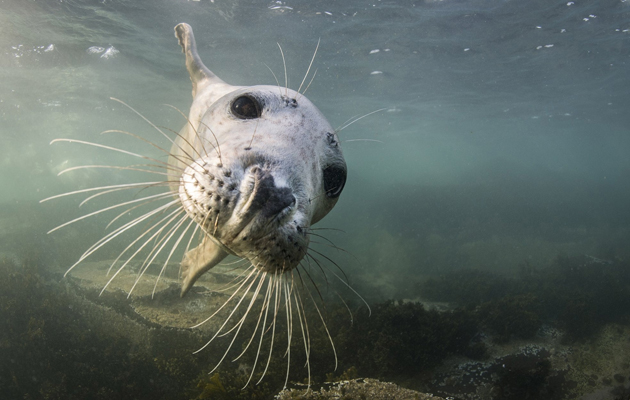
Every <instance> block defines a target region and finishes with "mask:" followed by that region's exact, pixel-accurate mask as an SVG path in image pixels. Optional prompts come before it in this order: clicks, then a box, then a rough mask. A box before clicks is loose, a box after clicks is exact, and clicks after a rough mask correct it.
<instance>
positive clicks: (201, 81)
mask: <svg viewBox="0 0 630 400" xmlns="http://www.w3.org/2000/svg"><path fill="white" fill-rule="evenodd" d="M175 36H176V37H177V39H178V40H179V44H180V45H181V47H182V50H183V52H184V54H185V55H186V67H187V69H188V73H189V74H190V80H191V82H192V95H193V102H192V106H191V107H190V113H189V117H188V120H189V123H188V124H186V125H185V126H184V127H183V128H182V129H181V131H180V132H179V135H178V137H177V139H176V140H175V142H174V144H173V146H172V148H171V156H170V157H169V164H170V165H172V166H173V167H174V169H172V170H171V171H174V172H177V171H182V170H183V173H181V174H179V175H176V174H175V173H174V172H173V173H171V176H170V177H169V180H170V181H172V182H178V185H177V186H178V187H177V188H176V190H177V191H178V193H179V198H180V200H181V204H182V206H183V208H184V209H185V211H186V213H187V214H188V216H189V217H190V218H192V219H193V220H194V221H195V222H196V223H197V224H198V225H199V226H200V228H201V229H203V231H204V232H205V233H206V236H205V238H204V240H203V242H202V243H201V244H200V245H199V246H198V247H196V248H195V249H192V250H190V251H189V252H188V253H187V254H186V255H185V256H184V259H183V261H182V278H183V281H182V291H181V293H182V295H184V294H185V293H186V292H187V291H188V290H190V288H191V286H192V285H193V284H194V283H195V281H196V280H197V279H198V278H199V277H200V276H201V275H202V274H203V273H204V272H206V271H208V270H209V269H211V268H212V267H214V266H215V265H216V264H217V263H219V262H220V261H221V260H223V259H224V258H225V257H226V256H227V255H228V254H234V255H236V256H239V257H243V258H246V259H248V260H249V261H250V262H251V263H252V265H253V266H254V267H256V268H257V269H259V270H261V271H264V272H268V273H283V272H286V271H290V270H292V269H294V268H295V267H296V266H297V265H298V264H299V263H300V261H301V260H302V259H303V258H304V256H305V254H306V251H307V248H308V244H309V235H308V234H307V232H308V230H309V228H310V226H311V225H312V224H314V223H316V222H317V221H319V220H321V219H322V218H323V217H324V216H325V215H326V214H328V212H329V211H330V210H331V209H332V208H333V207H334V205H335V203H336V202H337V200H338V199H339V195H340V194H341V192H342V189H343V188H344V184H345V181H346V176H347V167H346V163H345V161H344V157H343V153H342V151H341V147H340V146H339V138H338V137H337V135H336V133H335V130H334V129H333V128H332V126H331V125H330V123H329V122H328V121H327V120H326V118H325V117H324V116H323V114H322V113H321V112H320V111H319V110H318V109H317V107H315V105H313V103H311V102H310V101H309V100H308V99H307V98H306V97H305V96H303V95H300V94H299V93H298V92H296V91H294V90H291V89H288V88H283V87H279V86H262V85H260V86H258V85H257V86H232V85H229V84H227V83H225V82H224V81H222V80H221V79H220V78H219V77H217V76H216V75H215V74H214V73H212V72H211V71H210V70H209V69H208V68H206V66H205V65H204V64H203V62H202V61H201V59H200V57H199V55H198V54H197V49H196V45H195V38H194V36H193V31H192V28H191V27H190V25H188V24H185V23H181V24H179V25H177V26H176V27H175Z"/></svg>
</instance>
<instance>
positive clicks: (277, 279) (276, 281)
mask: <svg viewBox="0 0 630 400" xmlns="http://www.w3.org/2000/svg"><path fill="white" fill-rule="evenodd" d="M273 278H274V284H273V285H274V289H273V290H274V292H275V298H274V311H273V319H272V322H271V326H270V327H271V343H270V344H269V356H268V357H267V364H266V365H265V369H264V371H263V373H262V375H261V377H260V379H259V380H258V382H256V385H258V384H259V383H260V382H262V380H263V378H264V377H265V374H267V370H268V369H269V363H270V362H271V355H272V353H273V343H274V339H275V336H276V321H277V318H278V308H279V307H280V298H279V296H280V293H279V292H280V281H281V279H280V275H278V272H275V273H274V274H273Z"/></svg>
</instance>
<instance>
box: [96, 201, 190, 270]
mask: <svg viewBox="0 0 630 400" xmlns="http://www.w3.org/2000/svg"><path fill="white" fill-rule="evenodd" d="M172 203H177V201H173V202H172ZM165 206H166V205H164V206H162V207H160V208H162V211H166V210H168V209H169V208H170V207H165ZM162 211H160V212H162ZM178 212H183V211H182V209H181V207H178V208H177V209H175V210H174V211H172V212H171V213H170V214H168V215H167V216H165V217H163V218H162V219H161V220H159V221H158V222H156V223H155V224H153V225H152V226H151V227H149V228H147V229H145V231H144V232H143V233H142V234H140V235H139V236H138V237H137V238H136V239H135V240H134V241H132V242H131V243H129V244H128V245H127V247H125V249H124V250H123V251H121V252H120V254H118V257H116V259H115V260H114V262H113V263H112V265H111V266H110V267H109V269H108V270H107V275H109V273H110V272H111V270H112V268H113V267H114V265H115V264H116V263H117V262H118V260H120V259H121V258H122V256H123V255H124V254H125V253H126V252H127V250H129V249H131V248H132V247H133V246H135V244H136V243H138V242H139V241H140V240H141V239H142V238H143V237H144V236H145V235H148V234H149V233H150V232H151V231H152V230H153V229H155V228H157V227H158V226H159V225H160V224H162V223H164V221H166V220H167V219H168V218H170V217H171V216H172V215H173V214H175V213H178ZM147 214H151V216H153V215H155V214H156V213H155V212H153V211H151V212H149V213H147ZM145 215H146V214H145ZM138 223H139V222H137V223H135V224H134V225H136V224H138Z"/></svg>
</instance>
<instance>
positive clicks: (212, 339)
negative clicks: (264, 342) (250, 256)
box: [193, 270, 260, 374]
mask: <svg viewBox="0 0 630 400" xmlns="http://www.w3.org/2000/svg"><path fill="white" fill-rule="evenodd" d="M254 273H255V275H254V277H253V278H252V279H251V282H250V284H249V286H247V289H245V291H244V292H243V295H242V296H241V299H240V300H239V301H238V303H236V305H234V308H232V311H231V312H230V314H229V315H228V316H227V317H226V318H225V320H224V321H223V324H222V325H221V326H220V327H219V329H217V331H216V333H215V334H214V336H212V338H211V339H210V340H208V342H207V343H206V344H205V345H203V347H201V348H200V349H199V350H197V351H195V352H193V354H197V353H199V352H200V351H202V350H203V349H205V348H206V347H208V346H209V345H210V343H212V342H213V341H214V339H216V338H217V336H219V334H220V333H221V331H222V330H223V328H225V325H227V324H228V322H230V318H232V316H233V315H234V313H235V312H236V311H237V310H238V309H239V307H240V306H241V304H242V303H243V300H245V297H247V293H249V291H250V289H251V288H252V286H253V285H254V283H255V282H256V278H258V276H259V275H260V271H256V270H254V271H252V275H253V274H254ZM250 277H251V275H250ZM248 280H249V277H248ZM243 283H245V282H243ZM239 289H240V288H239ZM235 293H237V292H235ZM231 298H232V297H230V299H231ZM228 301H229V299H228ZM225 304H227V302H226V303H224V305H225ZM213 315H214V314H213ZM196 326H199V325H196ZM222 360H223V358H222V359H221V361H222ZM221 361H219V364H220V363H221ZM219 364H217V365H216V367H214V368H213V369H212V371H210V372H209V374H211V373H212V372H214V370H216V369H217V368H218V367H219Z"/></svg>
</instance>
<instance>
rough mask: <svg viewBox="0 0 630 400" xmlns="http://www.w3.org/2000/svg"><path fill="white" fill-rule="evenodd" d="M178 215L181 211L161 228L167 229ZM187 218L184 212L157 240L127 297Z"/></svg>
mask: <svg viewBox="0 0 630 400" xmlns="http://www.w3.org/2000/svg"><path fill="white" fill-rule="evenodd" d="M182 213H183V211H182ZM178 215H181V213H180V214H176V215H174V216H173V218H171V219H170V220H169V221H168V222H166V223H165V224H164V226H163V227H162V228H161V230H163V229H165V228H166V227H167V226H168V225H169V224H170V223H171V222H172V221H174V220H175V218H176V217H177V216H178ZM187 219H188V217H187V216H186V215H185V214H184V216H183V217H181V218H180V220H179V221H178V222H176V223H175V224H174V225H173V226H171V227H170V228H169V230H168V231H167V232H166V233H165V235H164V236H162V237H161V238H160V239H159V241H157V243H156V244H155V245H154V246H153V249H151V251H150V252H149V254H148V255H147V258H146V259H145V260H144V263H143V264H142V265H141V266H140V271H139V272H138V277H137V278H136V281H135V282H134V283H133V286H132V287H131V289H129V293H128V294H127V298H129V297H130V296H131V292H133V289H134V288H135V287H136V285H137V284H138V282H140V279H141V278H142V276H143V275H144V273H145V272H146V271H147V270H148V269H149V267H150V266H151V263H153V260H155V258H156V257H157V256H158V255H159V254H160V253H161V252H162V250H163V249H164V246H165V245H166V244H167V243H168V242H170V240H171V238H172V237H173V235H174V234H175V233H176V232H177V230H178V229H179V228H180V227H181V226H182V225H183V224H184V222H186V220H187ZM160 244H161V245H160ZM158 246H159V247H158ZM149 257H151V259H149ZM156 286H157V282H156Z"/></svg>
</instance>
